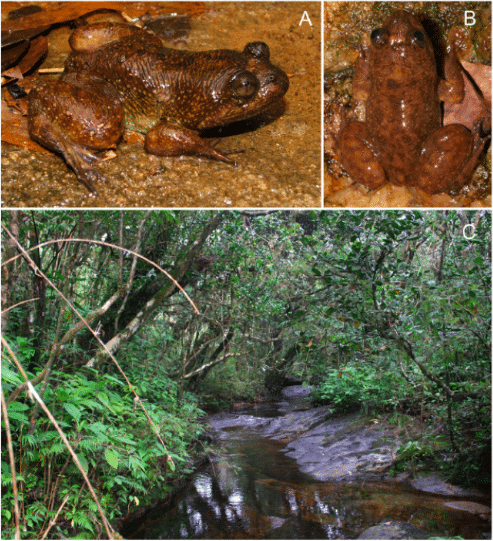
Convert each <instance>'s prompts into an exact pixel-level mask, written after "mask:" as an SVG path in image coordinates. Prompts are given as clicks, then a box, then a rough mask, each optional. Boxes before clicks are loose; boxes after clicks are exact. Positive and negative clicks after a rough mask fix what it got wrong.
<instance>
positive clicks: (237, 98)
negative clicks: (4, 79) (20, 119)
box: [28, 23, 289, 191]
mask: <svg viewBox="0 0 493 541" xmlns="http://www.w3.org/2000/svg"><path fill="white" fill-rule="evenodd" d="M70 46H71V48H72V53H71V55H70V56H69V58H68V60H67V62H66V64H65V71H64V73H63V75H62V76H61V77H60V79H59V80H58V81H50V82H46V83H44V84H41V85H40V86H38V87H37V88H35V89H34V90H33V91H32V92H31V93H30V95H29V113H28V124H29V133H30V135H31V137H32V139H34V140H35V141H37V142H39V143H41V144H42V145H43V146H45V147H47V148H49V149H51V150H53V151H55V152H58V153H60V154H62V155H63V157H64V158H65V160H66V161H67V163H68V164H69V166H70V167H71V168H72V169H73V170H74V171H75V173H76V175H77V178H78V179H79V180H80V181H81V182H82V183H83V184H85V186H87V188H89V189H90V190H91V191H95V182H96V181H97V180H101V176H100V174H99V173H98V172H97V171H96V170H95V169H94V168H93V167H92V165H93V164H94V163H95V162H96V161H97V160H98V158H97V156H96V155H95V153H94V152H95V151H99V150H105V149H108V148H115V146H116V144H117V142H118V141H119V139H120V138H121V136H122V134H123V131H124V129H125V128H127V129H132V130H136V131H139V132H142V133H145V134H146V136H145V149H146V151H147V152H149V153H151V154H157V155H159V156H181V155H196V156H205V157H207V158H213V159H216V160H221V161H223V162H226V163H231V164H234V162H233V161H232V160H230V159H229V158H227V157H226V156H225V154H227V152H222V153H221V152H219V151H218V150H215V149H214V148H212V147H211V146H210V145H208V144H207V143H206V142H205V141H204V140H203V139H201V138H200V136H199V133H198V132H199V131H200V130H203V129H207V128H214V127H217V126H222V125H224V124H228V123H230V122H233V121H239V120H243V119H247V118H250V117H253V116H256V115H258V114H259V113H262V112H265V111H267V110H268V109H270V108H271V107H272V106H273V105H274V104H275V103H277V102H278V101H279V100H280V99H281V98H282V97H283V96H284V94H285V93H286V92H287V90H288V86H289V80H288V77H287V75H286V74H285V73H284V71H282V70H281V69H279V68H277V67H275V66H273V65H272V64H271V63H270V61H269V56H270V53H269V48H268V46H267V45H266V44H265V43H262V42H258V41H257V42H253V43H248V44H247V45H246V46H245V48H244V50H243V52H241V53H240V52H237V51H231V50H216V51H205V52H188V51H178V50H175V49H169V48H166V47H163V45H162V43H161V40H160V39H159V38H158V37H157V36H155V35H154V34H152V33H150V32H148V31H146V30H143V29H140V28H137V27H134V26H128V25H124V24H111V23H100V24H93V25H89V26H85V27H81V28H80V29H77V30H76V31H75V32H74V33H73V34H72V35H71V37H70Z"/></svg>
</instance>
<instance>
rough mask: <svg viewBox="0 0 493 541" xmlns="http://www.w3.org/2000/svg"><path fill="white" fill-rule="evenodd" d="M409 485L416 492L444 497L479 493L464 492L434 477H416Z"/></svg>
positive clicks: (476, 493) (464, 490)
mask: <svg viewBox="0 0 493 541" xmlns="http://www.w3.org/2000/svg"><path fill="white" fill-rule="evenodd" d="M411 485H412V486H413V487H414V488H417V489H418V490H422V491H423V492H428V493H430V494H442V495H444V496H478V495H481V493H480V492H479V491H477V490H466V489H463V488H460V487H457V486H454V485H451V484H450V483H446V482H445V481H444V480H443V479H441V478H440V477H438V476H435V475H427V476H424V477H418V478H417V479H413V480H412V481H411Z"/></svg>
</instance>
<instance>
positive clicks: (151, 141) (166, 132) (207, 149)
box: [144, 121, 236, 165]
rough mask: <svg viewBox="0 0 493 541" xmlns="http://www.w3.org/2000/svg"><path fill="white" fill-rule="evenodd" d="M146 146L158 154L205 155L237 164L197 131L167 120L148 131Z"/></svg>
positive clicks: (147, 149) (152, 152)
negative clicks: (208, 142) (209, 143)
mask: <svg viewBox="0 0 493 541" xmlns="http://www.w3.org/2000/svg"><path fill="white" fill-rule="evenodd" d="M144 148H145V149H146V151H147V152H149V154H156V155H157V156H204V157H206V158H211V159H213V160H219V161H222V162H226V163H230V164H233V165H236V162H234V161H233V160H230V159H229V158H227V157H226V156H225V155H224V154H225V153H221V152H219V151H218V150H215V149H214V148H213V147H211V146H210V145H208V144H207V143H206V142H205V141H204V140H203V139H201V138H200V137H199V135H198V134H197V132H195V131H193V130H190V129H188V128H184V127H182V126H178V125H176V124H171V123H169V122H166V121H162V122H159V123H158V124H156V125H155V126H154V127H153V128H152V129H151V130H149V131H148V132H147V135H146V138H145V144H144Z"/></svg>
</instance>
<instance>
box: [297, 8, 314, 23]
mask: <svg viewBox="0 0 493 541" xmlns="http://www.w3.org/2000/svg"><path fill="white" fill-rule="evenodd" d="M303 23H308V24H309V25H310V26H313V25H312V22H311V21H310V17H309V15H308V11H304V12H303V15H302V17H301V20H300V24H299V25H298V26H301V25H302V24H303Z"/></svg>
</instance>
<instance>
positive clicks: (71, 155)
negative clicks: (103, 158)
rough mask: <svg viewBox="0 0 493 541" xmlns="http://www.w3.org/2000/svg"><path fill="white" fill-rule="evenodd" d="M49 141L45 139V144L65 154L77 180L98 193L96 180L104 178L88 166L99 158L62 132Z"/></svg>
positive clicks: (54, 130)
mask: <svg viewBox="0 0 493 541" xmlns="http://www.w3.org/2000/svg"><path fill="white" fill-rule="evenodd" d="M52 129H53V132H56V129H55V128H53V127H52ZM49 143H50V144H48V142H47V141H46V139H45V140H44V144H45V146H48V148H51V149H52V150H54V151H56V152H59V153H60V154H62V155H63V157H64V158H65V161H66V162H67V164H68V165H69V166H70V167H71V168H72V170H73V171H74V173H75V174H76V176H77V180H78V181H79V182H82V184H84V186H85V187H86V188H87V189H88V190H90V191H91V192H92V193H94V194H96V193H97V191H96V187H95V181H96V182H101V181H102V180H103V178H102V177H101V175H100V174H99V173H98V172H97V171H95V170H94V169H93V168H92V167H88V166H91V165H93V164H94V163H96V162H98V161H99V158H98V157H97V156H96V155H95V154H93V153H92V152H91V151H90V150H88V149H87V148H84V147H82V146H80V145H77V144H75V143H73V142H71V141H69V140H68V139H67V138H66V137H65V136H63V135H61V134H60V133H57V137H55V138H53V137H52V138H51V139H50V141H49Z"/></svg>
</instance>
